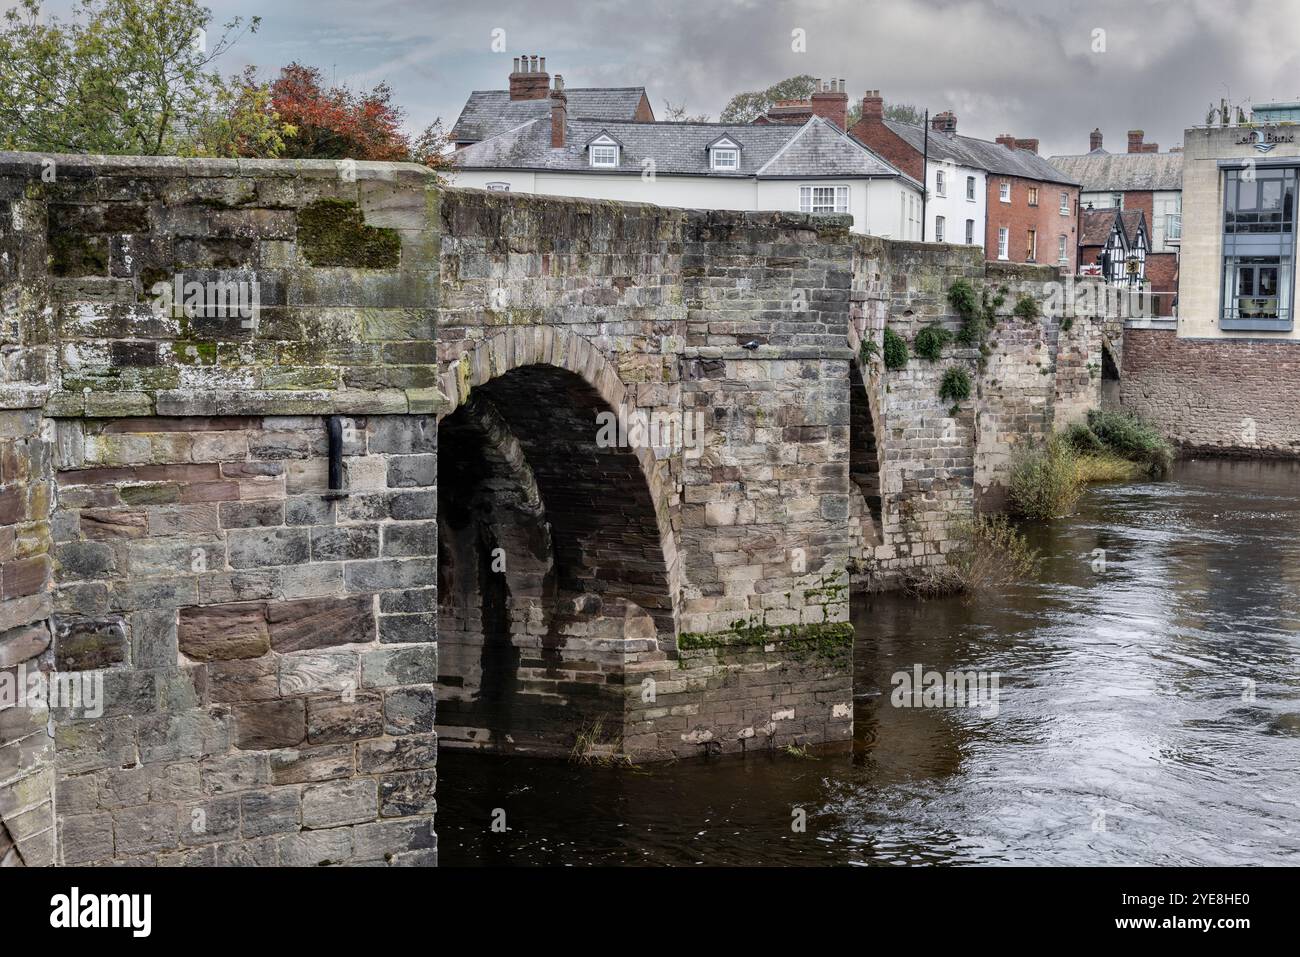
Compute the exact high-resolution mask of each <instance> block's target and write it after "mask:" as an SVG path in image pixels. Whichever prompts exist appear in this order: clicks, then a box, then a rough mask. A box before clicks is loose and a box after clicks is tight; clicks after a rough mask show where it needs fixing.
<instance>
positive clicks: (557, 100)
mask: <svg viewBox="0 0 1300 957" xmlns="http://www.w3.org/2000/svg"><path fill="white" fill-rule="evenodd" d="M568 117H569V98H568V97H567V96H565V95H564V77H562V76H560V74H558V73H557V74H555V89H553V90H552V91H551V149H559V148H560V147H562V146H563V145H564V125H565V121H566V120H567V119H568Z"/></svg>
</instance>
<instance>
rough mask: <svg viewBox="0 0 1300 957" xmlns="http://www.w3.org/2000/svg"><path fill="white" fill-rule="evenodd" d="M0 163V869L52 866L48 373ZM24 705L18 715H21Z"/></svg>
mask: <svg viewBox="0 0 1300 957" xmlns="http://www.w3.org/2000/svg"><path fill="white" fill-rule="evenodd" d="M7 172H8V168H7V166H6V165H5V164H4V163H0V867H5V866H14V865H17V866H21V865H33V866H34V865H41V864H49V863H51V862H52V861H53V859H54V848H55V827H54V740H53V738H52V737H51V735H50V734H49V730H48V725H49V710H48V708H47V707H45V706H44V705H43V704H42V703H41V701H40V700H39V699H37V700H32V699H29V698H26V695H27V692H28V690H29V688H33V683H32V679H33V676H37V677H38V678H39V677H40V676H42V675H45V674H48V672H49V670H50V668H51V665H52V654H51V652H50V650H49V648H50V629H49V620H48V619H49V615H50V610H51V600H50V580H51V560H50V519H51V512H52V509H53V502H54V495H53V480H52V478H53V477H52V469H53V454H52V449H53V434H54V433H53V427H52V425H51V424H50V423H49V422H48V421H47V420H45V419H44V418H43V417H42V415H41V406H42V405H43V404H44V402H45V400H46V398H47V397H48V394H49V385H48V382H49V378H50V375H51V369H52V364H53V350H52V348H51V345H50V335H49V317H48V314H47V312H46V309H45V307H46V296H45V292H46V289H45V283H44V275H45V261H44V244H43V242H42V241H41V235H40V229H41V228H42V227H43V221H42V220H41V218H40V216H39V211H40V209H39V204H38V203H36V202H35V201H33V200H32V199H31V198H29V196H28V195H27V190H26V184H25V183H24V182H23V181H22V180H21V179H18V178H13V177H10V176H8V175H5V173H7ZM24 705H25V706H24Z"/></svg>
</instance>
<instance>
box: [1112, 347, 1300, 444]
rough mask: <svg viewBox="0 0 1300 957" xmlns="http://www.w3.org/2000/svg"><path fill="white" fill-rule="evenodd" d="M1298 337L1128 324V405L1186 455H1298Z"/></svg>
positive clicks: (1124, 379)
mask: <svg viewBox="0 0 1300 957" xmlns="http://www.w3.org/2000/svg"><path fill="white" fill-rule="evenodd" d="M1298 390H1300V342H1297V341H1296V340H1285V339H1271V340H1270V339H1262V338H1261V339H1229V338H1220V339H1192V338H1180V337H1179V336H1178V335H1177V333H1176V332H1175V330H1173V329H1157V328H1135V327H1129V328H1126V329H1125V330H1124V361H1123V369H1122V373H1121V376H1120V396H1119V402H1120V405H1121V407H1122V408H1124V409H1125V410H1126V411H1130V412H1132V413H1133V414H1135V415H1137V416H1140V417H1141V418H1143V419H1146V420H1147V421H1149V422H1151V423H1153V424H1154V425H1155V426H1156V427H1157V428H1159V429H1160V431H1161V432H1163V433H1164V434H1165V435H1166V436H1168V437H1169V439H1170V440H1171V441H1173V442H1174V443H1175V445H1177V446H1178V448H1179V450H1180V451H1181V452H1182V453H1184V454H1202V455H1229V456H1245V457H1273V456H1280V457H1286V458H1296V457H1300V403H1297V402H1296V399H1295V396H1296V394H1297V391H1298Z"/></svg>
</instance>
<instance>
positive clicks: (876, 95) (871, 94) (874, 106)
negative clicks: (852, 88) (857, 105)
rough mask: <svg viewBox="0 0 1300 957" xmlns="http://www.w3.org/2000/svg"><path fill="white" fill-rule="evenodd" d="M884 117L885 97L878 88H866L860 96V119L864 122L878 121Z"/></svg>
mask: <svg viewBox="0 0 1300 957" xmlns="http://www.w3.org/2000/svg"><path fill="white" fill-rule="evenodd" d="M884 119H885V99H884V97H882V96H881V95H880V91H879V90H867V93H866V95H865V96H863V97H862V120H863V122H865V123H880V122H882V121H883V120H884Z"/></svg>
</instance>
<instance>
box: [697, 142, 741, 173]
mask: <svg viewBox="0 0 1300 957" xmlns="http://www.w3.org/2000/svg"><path fill="white" fill-rule="evenodd" d="M705 149H707V150H708V151H709V169H710V170H713V171H715V172H719V173H737V172H739V171H740V144H739V143H737V142H736V141H735V140H733V139H731V137H729V136H721V137H719V138H718V139H716V140H714V141H713V142H712V143H710V144H709V145H708V146H707V147H705Z"/></svg>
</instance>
